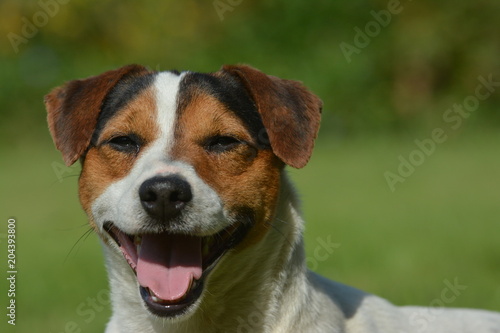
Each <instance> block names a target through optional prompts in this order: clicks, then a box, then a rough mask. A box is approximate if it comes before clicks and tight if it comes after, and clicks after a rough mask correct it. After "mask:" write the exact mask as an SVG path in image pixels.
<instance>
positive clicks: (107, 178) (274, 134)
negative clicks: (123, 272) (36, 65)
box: [46, 65, 321, 317]
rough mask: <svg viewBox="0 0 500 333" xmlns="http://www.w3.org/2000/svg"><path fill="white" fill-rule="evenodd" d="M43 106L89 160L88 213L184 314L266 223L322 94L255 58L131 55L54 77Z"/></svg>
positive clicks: (158, 301) (65, 139)
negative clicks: (137, 59)
mask: <svg viewBox="0 0 500 333" xmlns="http://www.w3.org/2000/svg"><path fill="white" fill-rule="evenodd" d="M46 106H47V110H48V121H49V127H50V130H51V133H52V136H53V139H54V142H55V143H56V146H57V148H58V149H59V150H61V152H62V153H63V158H64V160H65V162H66V163H67V164H68V165H69V164H72V163H74V162H75V161H76V160H77V159H80V160H81V162H82V173H81V176H80V180H79V194H80V201H81V204H82V206H83V208H84V210H85V211H86V213H87V215H88V216H89V220H90V223H91V225H92V226H93V228H94V229H95V231H96V232H97V233H98V234H99V236H100V237H101V238H102V240H103V241H104V243H105V244H106V246H108V247H110V248H111V249H113V250H114V251H117V252H121V253H122V254H123V260H124V261H125V260H126V261H127V262H128V264H129V265H130V267H131V272H133V273H135V275H136V278H137V285H138V288H139V290H140V294H141V296H142V299H143V301H144V304H145V305H146V307H147V308H148V309H149V311H151V312H152V313H154V314H156V315H159V316H163V317H178V316H182V315H186V314H187V313H190V312H193V311H195V309H196V307H197V305H198V304H199V302H200V299H201V297H200V296H201V295H202V294H203V290H204V281H205V280H206V279H207V276H208V275H209V274H210V272H211V271H212V270H213V269H216V267H217V264H218V263H219V261H220V259H221V258H222V257H223V256H224V255H226V253H227V252H228V251H239V250H241V249H243V248H246V247H250V246H252V245H253V244H255V243H257V242H259V240H260V239H262V237H264V236H265V235H266V233H267V231H268V229H269V224H270V222H271V221H272V219H273V214H274V211H275V207H276V203H277V200H278V191H279V188H280V183H279V182H280V173H281V171H282V169H283V167H284V165H285V164H288V165H291V166H293V167H302V166H304V165H305V164H306V163H307V161H308V159H309V157H310V155H311V151H312V147H313V143H314V139H315V137H316V134H317V130H318V127H319V118H320V110H321V101H320V100H319V99H318V98H317V97H316V96H314V95H312V94H311V93H310V92H308V91H307V90H306V89H305V88H304V87H303V86H302V85H300V84H299V83H297V82H294V81H288V80H281V79H278V78H275V77H271V76H267V75H265V74H263V73H261V72H259V71H258V70H255V69H253V68H251V67H248V66H225V67H223V68H222V69H221V70H220V71H218V72H215V73H210V74H200V73H192V72H182V73H178V72H151V71H148V70H147V69H146V68H144V67H142V66H137V65H132V66H127V67H123V68H120V69H118V70H115V71H109V72H106V73H104V74H101V75H99V76H96V77H92V78H89V79H85V80H78V81H71V82H69V83H67V84H66V85H64V86H62V87H59V88H56V89H55V90H54V91H53V92H51V93H50V94H49V95H47V96H46Z"/></svg>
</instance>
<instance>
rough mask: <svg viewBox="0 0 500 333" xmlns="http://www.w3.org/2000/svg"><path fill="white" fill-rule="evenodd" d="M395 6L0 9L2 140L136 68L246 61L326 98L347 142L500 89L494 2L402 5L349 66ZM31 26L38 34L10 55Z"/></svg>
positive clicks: (494, 105) (66, 3)
mask: <svg viewBox="0 0 500 333" xmlns="http://www.w3.org/2000/svg"><path fill="white" fill-rule="evenodd" d="M394 1H397V0H384V1H382V0H362V1H355V2H347V1H342V2H341V1H332V0H318V1H314V2H307V1H300V0H287V1H285V0H281V1H278V0H271V1H270V0H256V1H245V0H243V1H241V0H240V1H236V0H231V1H229V0H215V1H201V0H199V1H197V0H186V1H182V2H181V1H173V0H165V1H141V2H139V1H131V0H30V1H28V0H23V1H20V0H1V2H0V35H2V36H3V37H2V38H1V41H0V73H1V74H0V84H1V89H0V105H1V106H2V108H1V112H2V121H1V125H0V128H1V129H2V131H1V133H2V134H1V138H2V141H5V140H8V139H9V138H12V137H17V136H22V135H25V134H28V133H41V131H42V130H43V131H46V130H45V128H46V127H45V126H46V125H45V111H44V107H43V103H42V97H43V95H44V94H46V93H47V92H48V91H49V90H50V89H51V88H52V87H54V86H57V85H60V84H62V83H63V82H64V81H67V80H70V79H74V78H81V77H86V76H91V75H95V74H98V73H100V72H102V71H105V70H108V69H112V68H115V67H119V66H122V65H124V64H128V63H141V64H145V65H148V66H149V67H151V68H153V69H160V70H168V69H179V70H193V71H215V70H217V69H218V68H219V67H220V65H222V64H225V63H248V64H251V65H253V66H254V67H257V68H259V69H261V70H263V71H264V72H266V73H269V74H273V75H276V76H280V77H284V78H290V79H296V80H300V81H303V82H304V83H305V84H306V85H307V86H309V87H310V88H311V89H312V90H313V91H314V92H315V93H317V94H318V95H319V96H320V97H321V98H322V99H323V100H324V103H325V106H324V120H323V131H326V132H333V133H337V134H340V135H350V134H352V133H354V134H355V133H359V132H364V133H366V132H376V131H389V132H390V131H396V132H404V131H407V130H408V129H410V130H411V129H413V128H422V126H424V127H428V126H436V124H439V123H441V122H442V115H443V113H444V112H445V110H446V109H448V108H450V107H451V106H452V105H453V103H462V102H463V99H464V98H465V97H467V96H468V95H471V94H473V93H474V89H475V87H476V85H477V84H478V82H477V78H478V77H479V76H480V75H482V76H488V75H489V74H492V75H494V77H495V78H496V80H497V81H500V77H499V76H498V73H500V71H499V69H500V65H499V60H498V58H499V54H500V24H499V19H498V18H499V17H500V4H499V3H498V1H496V0H481V1H458V2H457V1H451V0H443V1H439V2H437V1H431V0H419V1H410V0H404V1H401V3H400V4H399V8H400V12H399V13H398V14H394V15H391V17H390V22H389V23H388V24H387V25H386V26H385V27H384V26H379V27H380V29H379V31H378V32H377V31H376V32H377V33H376V34H375V36H373V37H369V44H368V45H367V46H366V47H363V48H360V49H359V53H356V54H352V56H351V59H350V60H351V61H350V62H349V61H348V59H347V58H346V57H345V56H344V53H343V52H342V50H341V47H340V45H341V43H348V44H351V45H355V44H354V42H355V38H356V31H355V28H356V27H358V28H359V29H361V30H363V31H365V28H366V27H367V24H369V23H370V22H372V21H375V18H374V15H373V11H374V12H376V13H380V11H382V10H387V8H388V6H390V4H391V3H394ZM231 4H233V5H231ZM375 22H376V21H375ZM29 24H33V26H32V28H35V33H33V35H34V36H30V38H26V40H25V41H26V43H20V44H18V45H15V46H13V43H12V41H11V40H10V39H12V36H13V34H16V35H17V36H20V37H22V38H24V37H26V31H27V32H33V31H30V30H29V29H28V27H27V25H28V26H29ZM23 29H24V30H23ZM26 29H28V30H26ZM23 31H24V37H23ZM9 36H10V37H9ZM14 44H16V43H14ZM16 48H18V50H17V52H15V51H16V50H15V49H16ZM499 105H500V94H498V92H496V93H495V94H494V95H492V96H491V97H490V98H488V99H487V100H485V101H482V102H481V104H480V108H479V111H478V112H475V113H474V116H473V117H471V118H470V119H471V120H470V121H468V123H469V124H480V125H484V124H488V125H492V126H498V125H499V124H500V116H499V112H498V106H499ZM21 125H22V126H21ZM21 128H22V130H21ZM45 133H46V132H45Z"/></svg>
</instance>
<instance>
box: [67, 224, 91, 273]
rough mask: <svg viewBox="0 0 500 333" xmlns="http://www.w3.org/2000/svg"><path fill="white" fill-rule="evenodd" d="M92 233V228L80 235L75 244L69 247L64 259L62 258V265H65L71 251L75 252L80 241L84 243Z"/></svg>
mask: <svg viewBox="0 0 500 333" xmlns="http://www.w3.org/2000/svg"><path fill="white" fill-rule="evenodd" d="M93 231H94V229H93V228H89V229H88V230H87V231H85V232H84V233H83V235H81V236H80V237H79V238H78V240H77V241H76V242H75V244H73V246H72V247H71V249H70V250H69V252H68V254H67V255H66V257H65V258H64V261H63V265H64V264H66V261H67V260H68V259H69V257H70V255H71V253H72V252H73V250H75V248H76V246H77V245H78V244H79V243H80V242H81V241H85V240H87V238H88V237H89V236H90V235H91V234H92V232H93Z"/></svg>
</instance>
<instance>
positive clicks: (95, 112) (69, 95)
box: [45, 65, 148, 166]
mask: <svg viewBox="0 0 500 333" xmlns="http://www.w3.org/2000/svg"><path fill="white" fill-rule="evenodd" d="M146 72H148V69H147V68H145V67H143V66H140V65H129V66H125V67H121V68H119V69H116V70H112V71H108V72H105V73H103V74H101V75H98V76H93V77H90V78H87V79H83V80H74V81H70V82H67V83H66V84H64V85H62V86H60V87H57V88H55V89H53V90H52V91H51V92H50V93H49V94H48V95H46V96H45V107H46V109H47V120H48V123H49V130H50V134H51V135H52V139H53V140H54V143H55V145H56V148H57V149H58V150H59V151H60V152H61V153H62V155H63V160H64V162H65V163H66V165H68V166H69V165H72V164H73V163H75V161H76V160H78V158H80V157H81V156H82V155H83V154H84V153H85V151H86V149H87V147H88V146H89V144H90V139H91V137H92V133H93V132H94V129H95V127H96V124H97V119H98V117H99V112H100V111H101V107H102V103H103V101H104V99H105V97H106V95H107V94H108V93H109V91H110V90H111V89H112V88H113V87H114V86H115V85H116V84H117V83H118V82H119V81H120V80H121V79H123V78H125V77H129V76H135V75H140V74H143V73H146Z"/></svg>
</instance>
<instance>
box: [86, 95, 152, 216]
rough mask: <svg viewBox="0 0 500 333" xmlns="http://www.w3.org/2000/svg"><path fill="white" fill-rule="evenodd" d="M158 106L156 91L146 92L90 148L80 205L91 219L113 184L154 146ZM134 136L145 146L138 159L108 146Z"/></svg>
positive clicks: (116, 118) (111, 122) (111, 120)
mask: <svg viewBox="0 0 500 333" xmlns="http://www.w3.org/2000/svg"><path fill="white" fill-rule="evenodd" d="M155 110H156V102H155V96H154V92H153V88H152V87H150V88H148V89H145V90H144V91H143V92H142V93H141V94H140V95H138V96H137V97H136V98H135V99H134V100H132V101H131V102H130V103H129V104H128V105H127V106H126V108H125V109H123V110H121V111H119V112H118V114H117V115H115V116H114V117H113V118H112V119H110V120H109V121H108V123H107V124H106V126H105V128H104V129H103V131H102V133H101V135H100V137H99V138H98V143H97V146H96V147H92V148H90V150H89V151H88V153H87V156H86V158H85V162H84V164H83V169H82V174H81V177H80V181H79V184H80V192H79V193H80V202H81V204H82V206H83V208H84V209H85V211H86V212H87V214H88V215H89V216H91V205H92V203H93V202H94V200H95V199H96V198H97V197H98V196H99V195H101V194H102V193H103V192H104V191H105V190H106V188H108V187H109V186H110V185H111V184H112V183H114V182H116V181H117V180H120V179H121V178H123V177H125V176H126V175H127V174H128V173H129V172H130V170H131V169H132V167H133V165H134V163H135V161H136V160H137V159H138V158H139V157H140V156H141V152H142V151H143V150H144V149H145V148H147V146H148V145H149V144H150V143H151V142H153V141H154V140H155V139H156V138H157V137H158V135H159V133H160V130H159V128H158V125H157V123H156V116H155V112H156V111H155ZM131 133H134V134H135V135H137V136H138V137H139V138H141V140H142V144H143V146H142V147H141V150H140V151H139V154H137V155H130V154H127V153H124V152H119V151H116V150H114V149H113V148H112V147H111V146H110V145H108V144H106V142H107V141H109V140H110V139H112V138H114V137H117V136H122V135H127V134H131Z"/></svg>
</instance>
